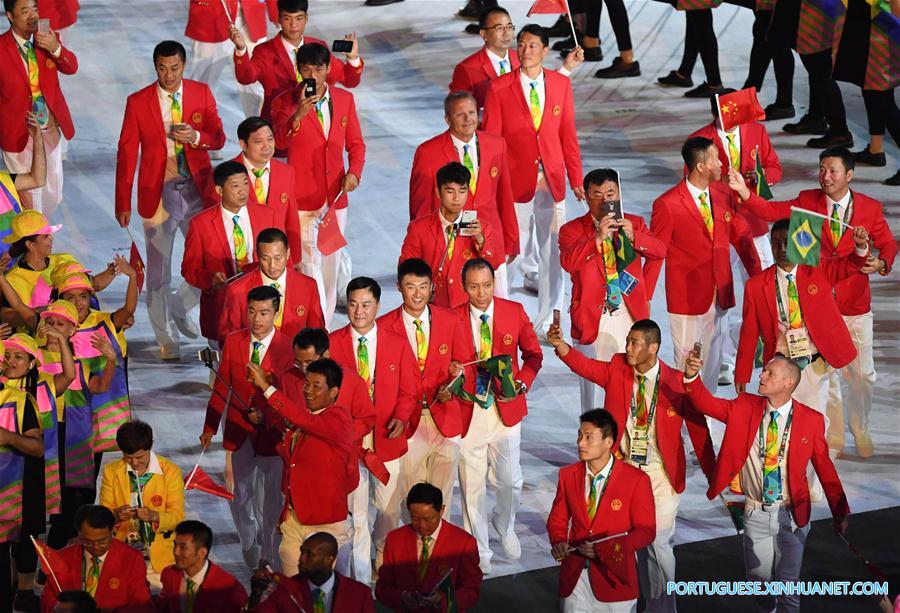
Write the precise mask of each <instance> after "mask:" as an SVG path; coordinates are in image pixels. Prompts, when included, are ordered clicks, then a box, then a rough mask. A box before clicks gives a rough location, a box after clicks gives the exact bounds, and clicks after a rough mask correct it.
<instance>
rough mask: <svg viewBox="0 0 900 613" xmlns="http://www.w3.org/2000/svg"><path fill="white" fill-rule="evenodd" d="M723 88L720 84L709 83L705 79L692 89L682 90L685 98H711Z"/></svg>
mask: <svg viewBox="0 0 900 613" xmlns="http://www.w3.org/2000/svg"><path fill="white" fill-rule="evenodd" d="M723 89H725V88H724V87H723V86H721V85H710V84H709V83H707V82H706V81H704V82H703V83H701V84H700V85H698V86H697V87H695V88H694V89H692V90H689V91H686V92H684V97H685V98H712V97H713V96H715V95H716V94H718V93H719V92H720V91H722V90H723Z"/></svg>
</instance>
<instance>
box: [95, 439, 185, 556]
mask: <svg viewBox="0 0 900 613" xmlns="http://www.w3.org/2000/svg"><path fill="white" fill-rule="evenodd" d="M156 458H157V459H158V460H159V466H160V468H161V469H162V475H159V474H153V476H152V477H150V480H149V481H147V484H146V485H145V486H144V489H143V492H142V495H141V499H142V502H143V504H144V506H145V507H147V508H149V509H152V510H153V511H156V512H157V513H159V521H158V522H154V524H153V531H154V532H155V533H156V534H155V536H154V537H153V542H152V543H151V544H150V564H151V566H153V570H155V571H156V572H158V573H160V572H162V569H164V568H165V567H166V566H169V565H170V564H174V563H175V558H174V552H173V547H174V542H175V532H174V530H175V526H177V525H178V524H179V523H180V522H181V521H182V520H183V519H184V479H183V478H182V476H181V469H180V468H178V467H177V466H176V465H175V464H173V463H172V462H170V461H169V460H167V459H165V458H164V457H162V456H159V455H157V456H156ZM151 463H152V460H151ZM127 468H128V465H127V464H125V460H121V459H119V460H116V461H115V462H110V463H109V464H107V465H106V466H104V467H103V475H102V478H101V480H100V504H102V505H103V506H105V507H107V508H108V509H110V510H111V511H112V512H113V513H115V511H116V509H118V508H119V507H121V506H124V505H130V504H131V487H130V485H129V482H128V471H127ZM116 519H118V518H116ZM134 530H135V528H134V525H133V522H131V521H126V522H117V523H116V526H115V528H114V530H113V536H114V537H116V538H117V539H119V540H120V541H125V540H126V539H127V537H128V533H129V532H132V531H134Z"/></svg>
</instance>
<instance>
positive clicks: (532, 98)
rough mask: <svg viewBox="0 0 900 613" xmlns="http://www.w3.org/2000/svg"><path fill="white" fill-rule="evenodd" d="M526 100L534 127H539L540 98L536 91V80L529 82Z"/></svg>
mask: <svg viewBox="0 0 900 613" xmlns="http://www.w3.org/2000/svg"><path fill="white" fill-rule="evenodd" d="M528 102H529V106H530V107H531V121H533V122H534V129H535V130H540V128H541V99H540V97H539V96H538V93H537V81H532V82H531V93H529V94H528Z"/></svg>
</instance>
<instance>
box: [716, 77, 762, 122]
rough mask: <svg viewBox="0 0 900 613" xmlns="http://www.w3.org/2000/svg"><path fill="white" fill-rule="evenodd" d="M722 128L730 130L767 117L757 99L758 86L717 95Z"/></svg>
mask: <svg viewBox="0 0 900 613" xmlns="http://www.w3.org/2000/svg"><path fill="white" fill-rule="evenodd" d="M716 101H717V102H718V103H719V119H720V120H721V122H722V129H723V130H725V131H726V132H729V131H731V130H733V129H734V128H736V127H737V126H739V125H741V124H742V123H750V122H752V121H760V120H763V119H765V118H766V112H765V111H764V110H763V108H762V107H761V106H760V105H759V100H757V99H756V88H755V87H748V88H747V89H742V90H740V91H737V92H734V93H733V94H725V95H724V96H716Z"/></svg>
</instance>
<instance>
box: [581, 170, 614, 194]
mask: <svg viewBox="0 0 900 613" xmlns="http://www.w3.org/2000/svg"><path fill="white" fill-rule="evenodd" d="M607 181H612V182H613V183H615V184H616V185H618V184H619V173H618V172H616V171H615V170H613V169H612V168H595V169H594V170H592V171H590V172H589V173H587V174H586V175H584V182H583V184H582V187H584V191H588V190H589V189H590V188H591V185H596V186H598V187H599V186H601V185H603V184H604V183H606V182H607Z"/></svg>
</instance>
